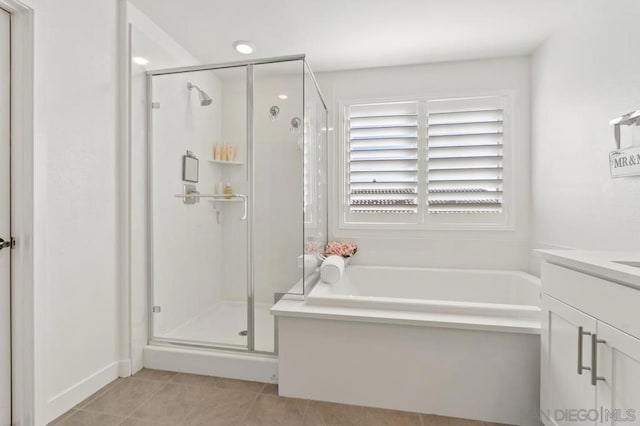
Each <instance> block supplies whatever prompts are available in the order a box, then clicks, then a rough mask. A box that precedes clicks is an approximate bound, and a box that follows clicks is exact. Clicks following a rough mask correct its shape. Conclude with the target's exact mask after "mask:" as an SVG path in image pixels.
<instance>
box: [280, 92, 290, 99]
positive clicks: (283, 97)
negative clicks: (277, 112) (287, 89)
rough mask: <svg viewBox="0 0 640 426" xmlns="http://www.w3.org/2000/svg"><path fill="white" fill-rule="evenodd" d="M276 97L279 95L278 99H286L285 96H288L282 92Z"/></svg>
mask: <svg viewBox="0 0 640 426" xmlns="http://www.w3.org/2000/svg"><path fill="white" fill-rule="evenodd" d="M278 97H279V98H280V99H287V98H288V96H287V95H285V94H284V93H283V94H282V95H278Z"/></svg>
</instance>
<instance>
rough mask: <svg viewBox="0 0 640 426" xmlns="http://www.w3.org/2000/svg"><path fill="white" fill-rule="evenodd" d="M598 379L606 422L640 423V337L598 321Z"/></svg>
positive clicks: (595, 381)
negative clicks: (637, 337)
mask: <svg viewBox="0 0 640 426" xmlns="http://www.w3.org/2000/svg"><path fill="white" fill-rule="evenodd" d="M594 345H595V346H596V350H597V352H596V354H597V357H596V358H597V363H596V365H597V368H596V370H595V372H596V378H597V379H596V380H594V381H593V383H595V385H594V386H596V387H597V389H598V404H597V405H598V408H600V407H602V408H603V410H601V411H600V412H601V413H602V416H603V417H604V418H603V419H601V420H602V424H605V425H640V340H639V339H636V338H635V337H633V336H630V335H628V334H626V333H624V332H622V331H620V330H617V329H615V328H613V327H610V326H608V325H606V324H603V323H601V322H598V333H597V341H596V342H594Z"/></svg>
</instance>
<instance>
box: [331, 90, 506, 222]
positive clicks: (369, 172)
mask: <svg viewBox="0 0 640 426" xmlns="http://www.w3.org/2000/svg"><path fill="white" fill-rule="evenodd" d="M508 104H509V98H508V95H496V96H480V97H467V98H447V99H415V100H409V101H389V102H377V103H366V104H365V103H359V104H349V105H346V106H345V109H344V118H345V121H344V124H345V127H344V129H345V133H344V135H345V138H344V142H345V151H343V152H344V154H345V156H346V157H345V159H346V164H345V166H346V168H345V186H344V188H345V189H346V193H345V198H344V200H345V206H344V209H343V213H344V214H343V216H342V218H341V222H340V223H341V226H343V225H344V226H345V227H347V228H348V227H354V228H372V227H376V226H380V227H381V229H382V228H384V227H385V226H386V225H390V226H392V227H394V228H395V227H404V228H405V229H476V228H478V229H480V228H483V229H500V228H506V227H509V226H510V223H511V219H510V210H511V209H510V206H509V204H507V203H506V201H505V200H509V199H511V197H510V192H508V191H510V189H509V188H510V186H509V182H506V183H505V181H504V179H505V173H504V170H505V159H506V158H508V156H507V155H506V153H505V144H508V145H507V146H510V141H509V140H507V137H508V136H509V135H508V132H506V130H505V129H506V128H508V126H507V125H506V123H507V121H508V112H509V110H508ZM506 152H507V153H508V152H509V150H508V148H507V151H506ZM505 187H506V190H505ZM505 192H507V198H505Z"/></svg>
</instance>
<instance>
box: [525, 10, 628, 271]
mask: <svg viewBox="0 0 640 426" xmlns="http://www.w3.org/2000/svg"><path fill="white" fill-rule="evenodd" d="M638 16H640V3H638V2H637V1H635V0H619V1H616V2H611V1H607V0H594V1H590V2H585V3H584V4H583V6H582V8H581V9H580V10H578V12H577V13H576V14H575V16H574V17H573V19H572V20H571V21H570V22H567V23H566V25H565V26H564V27H563V28H562V29H561V30H560V31H558V32H557V33H556V34H554V35H553V36H552V37H551V38H550V39H549V40H548V41H547V42H546V43H545V44H544V45H543V46H542V47H541V48H539V49H538V51H537V52H536V53H535V55H534V56H533V60H532V78H533V84H532V88H533V90H532V92H533V101H532V114H533V132H532V134H533V211H534V247H548V246H555V247H568V248H580V249H597V250H638V249H640V239H639V238H638V235H640V216H639V215H638V213H639V212H640V185H639V183H640V180H639V178H638V177H631V178H622V179H611V178H610V174H609V163H608V154H609V151H611V150H613V149H614V148H615V145H614V137H613V130H612V128H611V127H610V126H609V124H608V123H609V120H611V119H613V118H615V117H617V116H619V115H622V114H624V113H627V112H629V111H633V110H636V109H638V108H640V73H639V72H638V70H639V69H640V56H639V55H638V54H637V53H636V52H637V40H638V38H639V37H640V27H639V26H638V22H637V21H638ZM623 143H624V141H623ZM535 263H538V262H537V261H536V262H535Z"/></svg>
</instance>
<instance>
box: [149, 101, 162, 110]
mask: <svg viewBox="0 0 640 426" xmlns="http://www.w3.org/2000/svg"><path fill="white" fill-rule="evenodd" d="M151 108H153V109H160V102H151Z"/></svg>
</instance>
